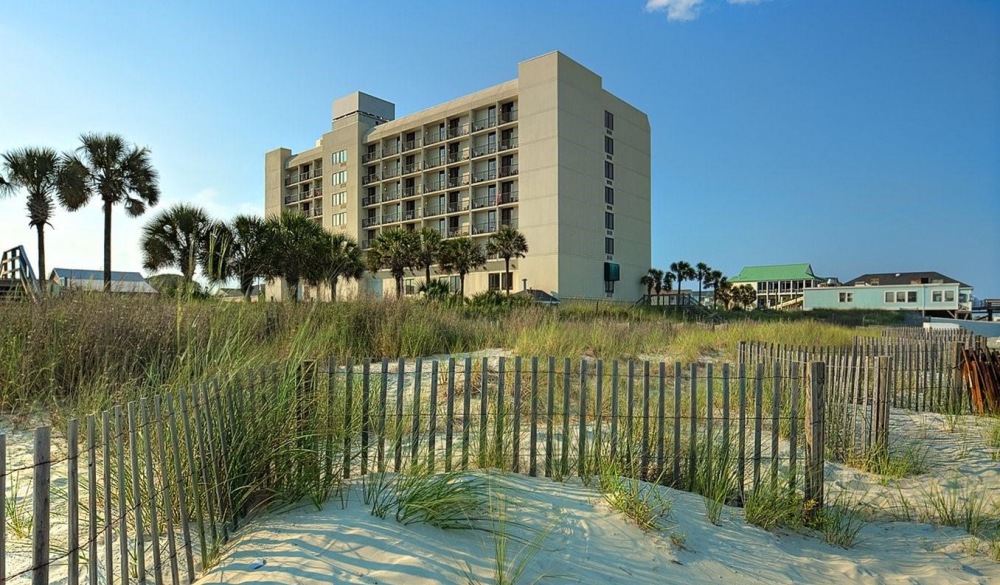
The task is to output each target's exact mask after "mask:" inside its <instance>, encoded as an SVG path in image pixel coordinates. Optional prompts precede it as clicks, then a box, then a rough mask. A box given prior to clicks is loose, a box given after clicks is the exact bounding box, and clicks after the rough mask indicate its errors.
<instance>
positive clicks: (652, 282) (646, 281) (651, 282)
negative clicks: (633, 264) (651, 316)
mask: <svg viewBox="0 0 1000 585" xmlns="http://www.w3.org/2000/svg"><path fill="white" fill-rule="evenodd" d="M655 271H656V269H655V268H650V269H649V271H648V272H646V274H644V275H642V278H640V279H639V284H641V285H642V286H644V287H646V302H647V303H648V302H649V301H650V299H651V298H652V297H653V288H654V287H655V286H656V282H657V277H656V275H654V274H653V273H654V272H655ZM661 274H662V273H661ZM661 278H662V276H661Z"/></svg>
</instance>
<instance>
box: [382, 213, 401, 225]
mask: <svg viewBox="0 0 1000 585" xmlns="http://www.w3.org/2000/svg"><path fill="white" fill-rule="evenodd" d="M397 221H399V214H398V213H387V214H385V215H383V216H382V223H383V224H387V223H396V222H397Z"/></svg>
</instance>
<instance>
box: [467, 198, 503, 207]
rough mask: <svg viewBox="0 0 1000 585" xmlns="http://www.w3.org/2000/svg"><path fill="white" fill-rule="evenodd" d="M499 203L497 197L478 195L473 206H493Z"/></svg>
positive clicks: (473, 201)
mask: <svg viewBox="0 0 1000 585" xmlns="http://www.w3.org/2000/svg"><path fill="white" fill-rule="evenodd" d="M496 204H497V198H496V197H488V196H487V197H476V198H474V199H473V200H472V208H473V209H479V208H481V207H492V206H494V205H496Z"/></svg>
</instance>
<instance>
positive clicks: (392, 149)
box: [382, 143, 399, 158]
mask: <svg viewBox="0 0 1000 585" xmlns="http://www.w3.org/2000/svg"><path fill="white" fill-rule="evenodd" d="M394 154H399V145H398V144H395V143H393V144H389V145H387V146H384V147H382V158H385V157H387V156H392V155H394Z"/></svg>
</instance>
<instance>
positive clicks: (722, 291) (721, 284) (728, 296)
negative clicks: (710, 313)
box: [712, 276, 733, 310]
mask: <svg viewBox="0 0 1000 585" xmlns="http://www.w3.org/2000/svg"><path fill="white" fill-rule="evenodd" d="M712 296H713V303H712V306H713V308H715V307H717V306H718V303H720V302H721V303H722V307H723V308H724V309H726V310H728V309H729V307H730V304H731V303H732V301H733V285H732V284H731V283H730V282H729V279H728V278H726V277H725V276H722V277H720V278H719V280H718V281H716V282H715V294H714V295H712Z"/></svg>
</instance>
